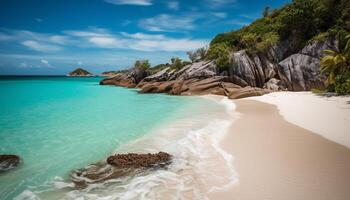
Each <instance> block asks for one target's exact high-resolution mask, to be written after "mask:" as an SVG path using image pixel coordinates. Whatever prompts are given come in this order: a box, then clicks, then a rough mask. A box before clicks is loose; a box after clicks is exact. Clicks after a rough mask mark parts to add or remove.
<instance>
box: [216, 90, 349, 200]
mask: <svg viewBox="0 0 350 200" xmlns="http://www.w3.org/2000/svg"><path fill="white" fill-rule="evenodd" d="M349 101H350V98H349V97H330V98H326V97H320V96H317V95H314V94H312V93H309V92H301V93H299V92H298V93H291V92H280V93H272V94H268V95H265V96H262V97H254V98H248V99H242V100H235V101H234V102H235V104H236V105H237V111H238V112H239V113H240V118H239V119H238V120H236V121H234V122H233V124H232V126H231V128H230V130H229V133H228V134H227V135H226V138H225V139H224V140H223V141H222V143H221V146H222V147H223V148H224V149H225V150H226V151H227V152H229V153H230V154H232V155H233V157H234V163H233V165H234V168H235V170H236V171H237V173H238V179H239V180H238V183H237V184H236V185H235V186H233V187H231V188H230V189H228V190H226V191H222V192H216V193H211V194H210V199H239V200H245V199H246V200H254V199H257V200H258V199H259V200H261V199H267V200H275V199H276V200H284V199H286V200H289V199H290V200H299V199H300V200H305V199H307V200H313V199H315V200H322V199H325V200H326V199H327V200H329V199H332V200H347V199H350V190H349V188H350V173H349V170H350V148H349V146H348V145H349V144H350V143H349V141H350V131H349V130H350V123H349V118H350V104H349ZM263 102H268V103H270V104H268V103H263Z"/></svg>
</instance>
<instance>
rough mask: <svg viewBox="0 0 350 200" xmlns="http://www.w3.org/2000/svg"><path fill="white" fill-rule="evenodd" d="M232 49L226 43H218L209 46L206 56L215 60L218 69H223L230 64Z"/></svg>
mask: <svg viewBox="0 0 350 200" xmlns="http://www.w3.org/2000/svg"><path fill="white" fill-rule="evenodd" d="M231 51H232V49H231V48H230V47H229V45H227V44H226V43H218V44H214V45H212V46H211V48H210V49H209V50H208V53H207V55H206V58H207V59H209V60H215V62H216V66H217V67H218V68H219V70H220V71H224V70H226V69H227V68H228V66H229V64H230V53H231Z"/></svg>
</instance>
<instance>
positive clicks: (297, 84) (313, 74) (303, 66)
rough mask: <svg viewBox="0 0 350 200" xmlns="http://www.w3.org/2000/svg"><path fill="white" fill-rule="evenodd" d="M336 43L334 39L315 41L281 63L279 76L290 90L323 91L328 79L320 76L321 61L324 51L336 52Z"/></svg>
mask: <svg viewBox="0 0 350 200" xmlns="http://www.w3.org/2000/svg"><path fill="white" fill-rule="evenodd" d="M336 43H337V41H336V40H335V39H333V38H328V39H326V40H325V41H314V42H313V43H311V44H309V45H307V46H305V47H304V48H303V49H302V50H301V51H300V52H299V53H297V54H293V55H291V56H289V57H288V58H286V59H284V60H283V61H281V62H280V63H279V65H278V74H279V77H280V78H281V80H282V81H283V83H284V84H285V85H286V86H287V88H288V90H291V91H304V90H310V89H313V88H318V89H323V88H324V87H325V84H324V83H325V79H326V77H324V76H322V75H321V74H320V59H321V57H322V56H323V53H322V52H323V50H326V49H332V50H336V46H337V44H336Z"/></svg>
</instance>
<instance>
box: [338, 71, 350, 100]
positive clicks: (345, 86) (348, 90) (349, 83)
mask: <svg viewBox="0 0 350 200" xmlns="http://www.w3.org/2000/svg"><path fill="white" fill-rule="evenodd" d="M334 87H335V92H336V93H337V94H339V95H346V94H350V73H346V74H342V75H338V76H337V77H336V78H335V83H334Z"/></svg>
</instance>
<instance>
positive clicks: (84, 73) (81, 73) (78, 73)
mask: <svg viewBox="0 0 350 200" xmlns="http://www.w3.org/2000/svg"><path fill="white" fill-rule="evenodd" d="M68 76H80V77H81V76H93V74H91V73H90V72H88V71H86V70H85V69H82V68H77V69H76V70H74V71H72V72H70V73H69V74H68Z"/></svg>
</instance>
